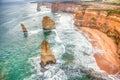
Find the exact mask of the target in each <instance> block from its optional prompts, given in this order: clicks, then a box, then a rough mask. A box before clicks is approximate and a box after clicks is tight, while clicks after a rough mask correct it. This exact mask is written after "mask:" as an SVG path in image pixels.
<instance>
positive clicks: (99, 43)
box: [78, 27, 120, 74]
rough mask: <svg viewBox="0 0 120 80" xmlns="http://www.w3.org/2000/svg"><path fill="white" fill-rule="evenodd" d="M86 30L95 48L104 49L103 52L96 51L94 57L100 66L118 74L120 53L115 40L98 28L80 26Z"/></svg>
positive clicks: (106, 70)
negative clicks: (118, 53) (119, 53)
mask: <svg viewBox="0 0 120 80" xmlns="http://www.w3.org/2000/svg"><path fill="white" fill-rule="evenodd" d="M78 29H80V30H82V31H83V32H85V34H87V35H88V37H89V38H90V39H93V40H95V41H90V42H91V44H92V46H93V48H96V47H97V48H99V49H100V50H102V51H104V52H103V53H98V52H95V53H94V58H95V60H96V63H97V65H98V67H99V68H100V69H101V70H104V71H105V72H106V73H108V74H116V73H118V72H119V71H120V64H119V58H118V57H119V55H117V53H116V52H117V45H116V44H115V42H114V40H113V39H111V38H109V37H107V36H106V34H104V33H102V32H100V31H98V30H97V29H90V28H87V27H80V28H78Z"/></svg>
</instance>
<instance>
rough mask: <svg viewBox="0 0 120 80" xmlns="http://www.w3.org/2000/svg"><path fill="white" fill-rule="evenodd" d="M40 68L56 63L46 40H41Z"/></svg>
mask: <svg viewBox="0 0 120 80" xmlns="http://www.w3.org/2000/svg"><path fill="white" fill-rule="evenodd" d="M41 51H42V53H41V63H40V64H41V67H43V68H44V66H46V65H47V64H50V63H56V59H55V56H54V55H53V54H52V51H51V49H50V45H49V43H48V42H47V41H46V40H43V42H42V45H41Z"/></svg>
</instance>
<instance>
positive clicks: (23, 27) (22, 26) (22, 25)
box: [21, 24, 27, 32]
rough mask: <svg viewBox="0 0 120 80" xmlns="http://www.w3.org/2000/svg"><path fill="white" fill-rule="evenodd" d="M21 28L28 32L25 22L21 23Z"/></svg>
mask: <svg viewBox="0 0 120 80" xmlns="http://www.w3.org/2000/svg"><path fill="white" fill-rule="evenodd" d="M21 28H22V31H23V32H27V28H26V27H25V25H24V24H21Z"/></svg>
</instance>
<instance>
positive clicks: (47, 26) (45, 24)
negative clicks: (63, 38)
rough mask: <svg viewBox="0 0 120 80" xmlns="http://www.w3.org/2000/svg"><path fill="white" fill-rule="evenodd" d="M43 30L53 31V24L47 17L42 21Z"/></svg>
mask: <svg viewBox="0 0 120 80" xmlns="http://www.w3.org/2000/svg"><path fill="white" fill-rule="evenodd" d="M42 26H43V29H47V30H50V29H55V22H54V21H53V20H52V19H51V18H50V17H48V16H45V17H44V18H43V20H42Z"/></svg>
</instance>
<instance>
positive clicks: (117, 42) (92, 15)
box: [74, 7, 120, 74]
mask: <svg viewBox="0 0 120 80" xmlns="http://www.w3.org/2000/svg"><path fill="white" fill-rule="evenodd" d="M119 13H120V12H119V10H104V9H103V10H101V9H89V8H86V9H83V8H82V7H81V9H79V10H78V11H77V12H76V13H75V14H74V22H75V23H74V24H75V25H76V26H77V27H78V28H79V29H82V30H83V31H85V32H86V33H87V34H88V35H89V37H91V36H92V38H98V39H97V40H96V41H97V44H98V45H99V46H98V47H99V48H100V49H101V50H103V51H105V53H104V54H103V55H101V54H95V55H94V57H95V59H96V62H97V64H98V65H99V67H100V69H102V70H105V71H106V72H107V73H109V74H115V73H117V72H119V71H120V14H119ZM83 27H86V28H83ZM91 29H92V30H91ZM94 29H95V30H96V31H95V32H94ZM103 35H106V36H103ZM108 38H109V39H108ZM92 44H95V43H92ZM110 50H112V51H110ZM100 57H101V58H100ZM101 59H102V62H101ZM111 65H113V67H111ZM106 66H107V68H106ZM109 70H110V71H109Z"/></svg>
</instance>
